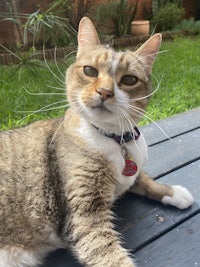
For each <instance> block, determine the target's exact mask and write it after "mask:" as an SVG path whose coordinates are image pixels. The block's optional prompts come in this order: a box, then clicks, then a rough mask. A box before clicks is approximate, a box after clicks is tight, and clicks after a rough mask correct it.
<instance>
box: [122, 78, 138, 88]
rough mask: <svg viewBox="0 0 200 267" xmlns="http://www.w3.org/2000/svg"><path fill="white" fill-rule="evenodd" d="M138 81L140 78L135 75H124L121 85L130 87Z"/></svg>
mask: <svg viewBox="0 0 200 267" xmlns="http://www.w3.org/2000/svg"><path fill="white" fill-rule="evenodd" d="M137 81H138V78H137V77H136V76H134V75H124V76H123V77H122V78H121V81H120V83H123V84H124V85H128V86H132V85H134V84H136V83H137Z"/></svg>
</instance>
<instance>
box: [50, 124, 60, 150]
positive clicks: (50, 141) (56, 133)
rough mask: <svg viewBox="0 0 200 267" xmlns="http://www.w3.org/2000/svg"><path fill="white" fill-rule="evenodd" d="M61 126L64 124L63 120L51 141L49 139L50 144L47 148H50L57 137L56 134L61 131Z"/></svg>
mask: <svg viewBox="0 0 200 267" xmlns="http://www.w3.org/2000/svg"><path fill="white" fill-rule="evenodd" d="M63 124H64V120H62V122H61V123H60V124H59V126H58V128H57V130H56V131H55V133H54V135H53V137H52V139H51V141H50V143H49V147H50V146H51V144H52V143H53V141H54V139H55V137H56V136H57V134H58V132H59V131H60V129H61V127H62V126H63Z"/></svg>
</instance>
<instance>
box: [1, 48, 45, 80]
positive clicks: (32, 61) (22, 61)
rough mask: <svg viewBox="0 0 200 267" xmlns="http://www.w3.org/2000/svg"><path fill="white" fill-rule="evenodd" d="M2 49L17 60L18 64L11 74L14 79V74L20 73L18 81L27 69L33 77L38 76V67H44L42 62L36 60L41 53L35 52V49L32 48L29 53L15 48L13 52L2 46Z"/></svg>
mask: <svg viewBox="0 0 200 267" xmlns="http://www.w3.org/2000/svg"><path fill="white" fill-rule="evenodd" d="M0 47H1V48H3V49H4V50H5V51H6V52H7V53H9V54H11V55H13V56H14V57H15V59H16V64H15V65H14V68H13V69H12V72H11V73H10V76H11V77H12V76H13V75H14V74H16V73H18V79H19V80H20V79H21V76H22V75H23V70H24V69H26V70H27V71H29V73H30V74H32V75H33V76H37V74H38V72H37V70H38V67H43V64H42V62H41V61H40V60H38V59H36V58H34V57H36V56H37V55H39V54H40V53H39V52H36V51H34V49H33V47H31V48H30V49H29V50H28V51H26V52H23V51H21V50H20V48H14V49H13V50H11V49H9V48H7V47H5V46H4V45H2V44H0Z"/></svg>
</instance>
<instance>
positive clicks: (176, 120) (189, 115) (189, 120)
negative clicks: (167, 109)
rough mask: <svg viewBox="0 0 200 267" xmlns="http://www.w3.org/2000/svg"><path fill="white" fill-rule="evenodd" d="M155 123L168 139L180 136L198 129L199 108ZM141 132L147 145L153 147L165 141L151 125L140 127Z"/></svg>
mask: <svg viewBox="0 0 200 267" xmlns="http://www.w3.org/2000/svg"><path fill="white" fill-rule="evenodd" d="M156 123H157V124H158V125H159V126H160V127H161V128H162V129H163V130H164V131H165V133H166V134H167V135H168V136H169V137H173V136H176V135H180V134H182V133H185V132H188V131H190V130H192V129H196V128H197V127H200V108H197V109H194V110H191V111H187V112H185V113H181V114H178V115H176V116H173V117H169V118H167V119H164V120H160V121H157V122H156ZM141 131H142V133H143V134H144V136H145V138H146V140H147V144H148V145H153V144H155V143H157V142H160V141H163V140H166V139H167V137H166V136H165V135H164V134H163V133H162V131H161V130H160V129H159V128H158V127H157V126H156V125H155V124H153V123H151V124H148V125H146V126H144V127H142V128H141Z"/></svg>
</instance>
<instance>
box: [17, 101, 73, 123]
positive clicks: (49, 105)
mask: <svg viewBox="0 0 200 267" xmlns="http://www.w3.org/2000/svg"><path fill="white" fill-rule="evenodd" d="M66 101H67V100H61V101H58V102H55V103H51V104H48V105H46V106H45V107H42V108H40V109H37V110H35V111H17V112H24V113H28V112H31V114H29V115H27V116H25V117H24V118H22V119H21V120H19V123H21V122H22V121H23V120H25V119H26V118H27V117H29V116H32V115H34V114H37V113H39V112H44V111H48V110H52V109H53V108H51V109H46V108H48V107H51V106H53V105H56V104H60V103H63V102H66ZM68 105H69V104H66V105H65V107H67V106H68ZM57 108H59V107H57Z"/></svg>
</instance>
